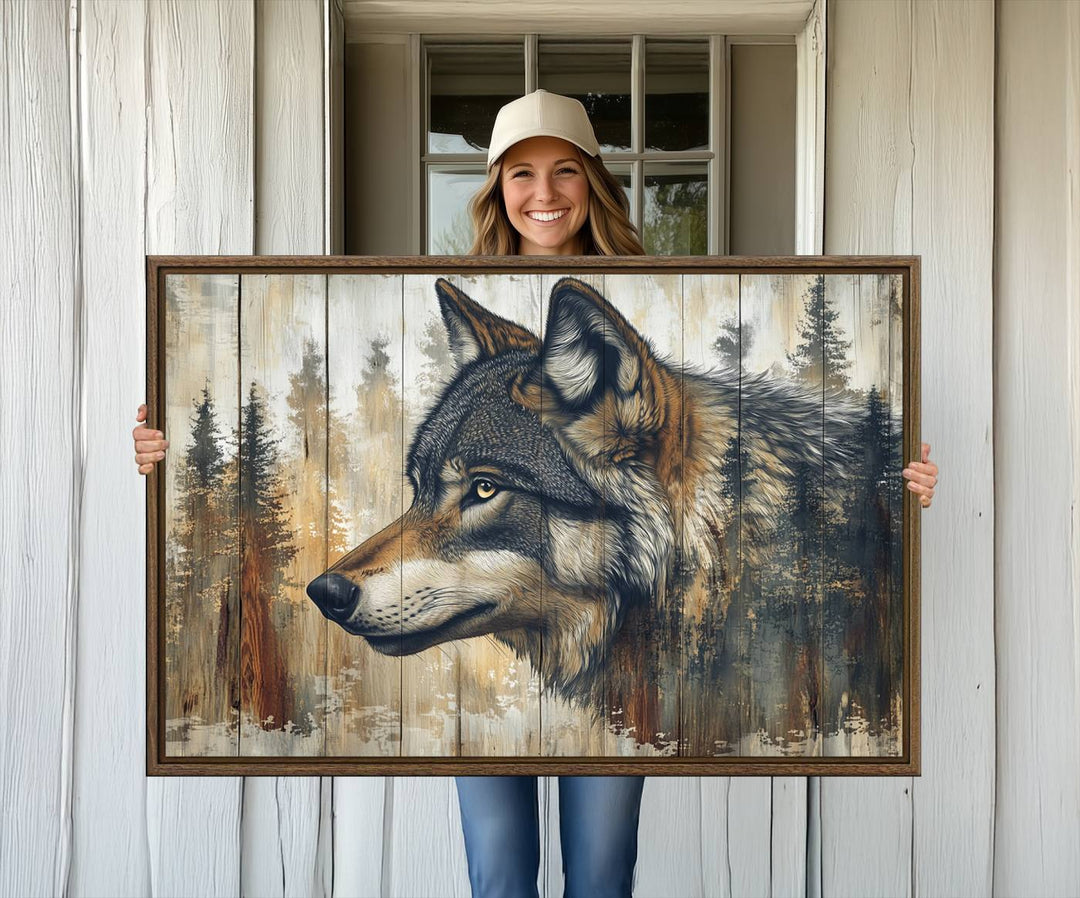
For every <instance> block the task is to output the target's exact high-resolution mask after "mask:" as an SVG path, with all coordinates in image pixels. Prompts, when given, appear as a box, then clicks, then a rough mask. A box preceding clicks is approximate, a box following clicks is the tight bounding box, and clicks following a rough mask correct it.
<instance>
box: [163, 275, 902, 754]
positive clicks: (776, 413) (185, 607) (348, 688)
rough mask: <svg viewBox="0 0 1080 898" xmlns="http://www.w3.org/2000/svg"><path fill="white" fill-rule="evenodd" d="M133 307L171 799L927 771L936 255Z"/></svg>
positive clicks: (231, 283)
mask: <svg viewBox="0 0 1080 898" xmlns="http://www.w3.org/2000/svg"><path fill="white" fill-rule="evenodd" d="M147 279H148V280H147V298H148V304H147V346H148V359H147V380H148V385H147V387H148V389H147V399H148V403H149V414H150V419H149V421H148V426H152V427H156V428H157V429H159V430H162V431H163V432H164V433H165V436H166V437H167V438H168V439H169V441H170V447H171V448H170V450H169V452H168V454H167V456H166V458H165V460H164V461H163V462H162V463H161V464H159V465H158V466H157V467H156V469H155V470H154V471H153V472H152V474H151V475H150V476H149V477H148V490H149V503H148V522H147V538H148V547H147V549H148V552H147V598H148V605H147V624H148V626H147V713H148V719H147V733H148V739H147V767H148V772H149V773H151V774H183V775H190V774H193V773H198V774H221V775H236V774H274V775H282V774H289V773H295V774H302V775H313V774H394V775H403V774H410V773H411V774H417V775H447V774H469V773H473V774H544V775H555V774H584V773H594V774H595V773H599V774H648V775H665V774H679V775H687V774H708V775H716V774H720V775H730V774H755V775H762V774H766V775H772V774H777V775H779V774H783V775H821V774H874V775H880V774H903V775H916V774H918V773H919V764H920V754H919V506H918V498H917V497H916V496H915V495H914V494H912V493H911V492H910V491H909V490H906V489H904V481H903V478H902V477H901V471H902V469H903V467H904V464H905V461H910V460H914V459H918V458H919V444H920V439H919V377H918V374H919V257H917V256H873V257H854V256H800V257H763V258H743V257H707V258H701V257H694V258H672V257H665V258H658V257H599V258H597V257H589V258H585V257H572V258H571V257H561V258H560V257H550V258H540V257H516V258H504V257H497V258H495V257H493V258H466V257H401V258H382V257H380V258H375V257H336V256H311V257H274V256H248V257H216V256H190V257H181V256H177V257H167V256H148V257H147Z"/></svg>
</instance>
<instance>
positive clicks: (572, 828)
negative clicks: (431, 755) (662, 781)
mask: <svg viewBox="0 0 1080 898" xmlns="http://www.w3.org/2000/svg"><path fill="white" fill-rule="evenodd" d="M454 779H455V780H457V790H458V804H459V806H460V807H461V826H462V829H463V830H464V831H465V854H466V856H467V857H468V861H469V884H470V885H471V886H472V894H473V898H538V896H539V893H538V891H537V887H536V880H537V876H538V874H539V870H540V822H539V820H540V809H539V803H538V798H537V793H536V777H535V776H457V777H454ZM644 785H645V777H643V776H560V777H559V830H560V837H561V843H562V857H563V878H564V881H565V887H564V891H563V898H630V895H631V885H632V884H633V879H634V864H635V862H636V861H637V829H638V815H639V813H640V811H641V791H642V788H643V787H644Z"/></svg>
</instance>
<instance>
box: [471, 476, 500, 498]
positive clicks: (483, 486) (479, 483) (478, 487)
mask: <svg viewBox="0 0 1080 898" xmlns="http://www.w3.org/2000/svg"><path fill="white" fill-rule="evenodd" d="M498 491H499V488H498V487H497V486H495V484H494V483H492V482H491V481H490V480H475V481H473V492H475V493H476V497H477V498H478V499H490V498H491V497H492V496H494V495H495V493H497V492H498Z"/></svg>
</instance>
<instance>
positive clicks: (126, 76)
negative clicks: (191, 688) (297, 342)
mask: <svg viewBox="0 0 1080 898" xmlns="http://www.w3.org/2000/svg"><path fill="white" fill-rule="evenodd" d="M36 6H38V9H39V12H40V11H41V9H42V8H43V7H44V4H36ZM78 15H79V32H78V39H79V49H80V53H79V73H78V75H79V83H80V95H81V102H80V121H81V126H80V127H81V132H82V133H81V142H82V146H83V152H82V153H81V163H80V166H81V172H80V188H79V189H80V206H81V208H82V236H81V244H82V254H81V259H80V264H81V266H82V284H83V302H84V305H85V318H84V321H85V342H84V347H85V349H84V353H83V362H82V364H83V383H84V390H83V394H84V395H83V414H84V416H85V417H84V420H85V421H86V422H87V424H88V428H89V429H88V433H87V440H86V448H85V452H86V457H85V471H86V476H85V481H84V483H85V487H84V492H83V509H82V514H83V520H84V522H85V524H84V527H83V529H82V551H81V561H80V566H79V573H78V576H79V636H78V653H77V655H78V666H77V668H76V675H75V690H76V691H75V707H76V709H79V710H77V712H76V714H75V752H74V769H73V777H74V782H73V796H74V803H73V806H72V814H71V826H72V840H73V851H72V862H71V874H70V878H69V880H68V886H67V889H68V891H67V894H69V895H72V896H81V895H116V896H117V898H121V896H125V898H137V896H142V895H147V894H149V893H150V857H149V855H148V853H147V830H146V796H147V788H148V787H147V781H146V777H145V775H144V769H145V760H144V759H145V756H146V735H145V729H144V721H145V720H146V687H145V683H144V682H139V681H140V680H141V679H142V678H143V677H144V675H145V665H144V659H143V653H142V651H141V649H139V648H138V647H140V646H142V645H144V644H145V638H146V615H145V607H146V569H145V568H146V566H145V563H141V562H139V561H136V559H141V558H143V556H144V554H145V551H146V532H145V526H144V524H143V523H142V519H144V517H145V502H146V479H145V478H144V477H141V476H139V475H138V474H137V473H136V469H135V466H134V464H133V462H132V457H131V437H130V432H131V428H133V427H135V425H136V422H135V420H134V418H133V415H134V412H135V409H136V408H137V407H138V405H139V403H141V402H142V401H143V400H144V398H145V396H144V387H143V385H144V384H145V383H146V377H145V369H146V354H145V339H146V300H145V296H144V291H143V288H142V286H141V285H142V282H143V281H144V279H145V264H144V260H143V256H142V253H143V247H144V241H145V233H146V227H145V216H144V209H145V207H144V202H143V200H144V194H143V191H144V189H145V185H146V152H145V147H146V81H145V54H144V52H143V46H144V45H143V40H144V35H145V29H146V15H147V10H146V7H145V5H144V4H137V3H117V2H113V0H98V2H92V3H83V4H81V5H80V6H79V7H78ZM5 45H6V41H5ZM5 243H6V241H5ZM137 521H138V523H137ZM119 559H125V562H124V563H118V560H119ZM120 659H124V663H123V667H122V668H119V667H118V664H119V663H120ZM119 670H123V675H118V671H119ZM88 709H96V711H95V712H94V713H88ZM0 866H5V865H3V864H2V862H0ZM3 891H4V890H3V887H2V886H0V892H3ZM57 893H58V892H57Z"/></svg>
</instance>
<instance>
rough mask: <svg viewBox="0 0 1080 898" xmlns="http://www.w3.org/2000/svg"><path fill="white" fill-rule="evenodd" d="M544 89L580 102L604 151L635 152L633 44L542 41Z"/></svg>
mask: <svg viewBox="0 0 1080 898" xmlns="http://www.w3.org/2000/svg"><path fill="white" fill-rule="evenodd" d="M538 69H539V70H538V73H537V75H538V84H537V86H538V87H541V88H543V89H544V90H549V91H551V92H552V93H555V94H564V95H565V96H568V97H573V98H574V99H576V100H580V101H581V103H582V105H583V106H584V107H585V111H586V112H587V113H588V114H589V119H590V120H591V121H592V125H593V130H594V131H595V132H596V139H597V141H598V142H599V144H600V152H601V153H610V152H613V151H616V150H629V149H630V42H629V41H619V42H617V43H611V42H608V43H599V42H596V41H590V42H589V43H587V44H585V43H572V42H568V41H540V43H539V60H538Z"/></svg>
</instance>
